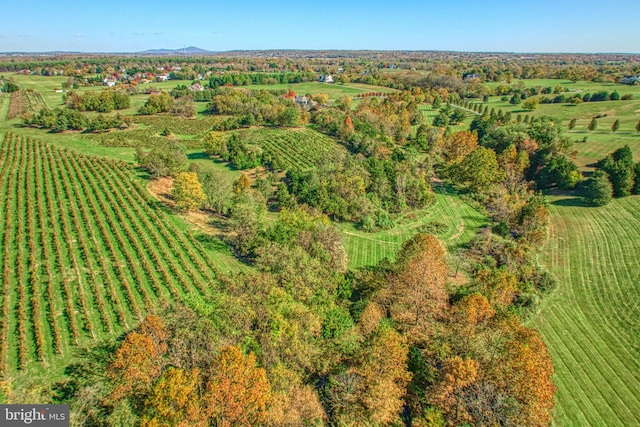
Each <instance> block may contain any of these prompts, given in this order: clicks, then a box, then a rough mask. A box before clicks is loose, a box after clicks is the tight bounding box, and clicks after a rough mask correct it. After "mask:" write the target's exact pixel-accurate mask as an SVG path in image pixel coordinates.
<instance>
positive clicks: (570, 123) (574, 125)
mask: <svg viewBox="0 0 640 427" xmlns="http://www.w3.org/2000/svg"><path fill="white" fill-rule="evenodd" d="M575 127H576V119H575V118H574V119H571V120H569V130H573V128H575Z"/></svg>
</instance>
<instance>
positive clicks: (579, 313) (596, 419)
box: [533, 196, 640, 426]
mask: <svg viewBox="0 0 640 427" xmlns="http://www.w3.org/2000/svg"><path fill="white" fill-rule="evenodd" d="M552 200H553V201H552V204H551V233H550V235H551V239H550V241H549V243H548V244H547V246H546V248H545V250H544V251H543V253H542V254H543V255H542V257H541V261H542V262H543V263H544V264H545V265H547V266H548V267H549V268H550V269H551V271H552V273H553V274H555V275H556V277H557V278H558V280H559V282H560V284H559V286H558V289H557V290H556V292H555V293H554V294H553V295H552V296H551V297H549V300H548V301H547V302H546V303H545V304H544V308H543V309H542V310H541V311H540V313H539V315H538V316H537V317H536V318H535V320H534V321H533V324H534V325H535V326H537V327H538V328H539V329H540V332H541V333H542V335H543V337H544V339H545V341H546V342H547V344H548V346H549V351H550V352H551V355H552V357H553V361H554V366H555V371H556V376H555V382H556V384H557V386H558V393H557V396H556V399H557V404H556V420H555V424H556V425H558V426H584V425H593V426H604V425H606V426H631V425H640V413H639V412H638V410H637V409H638V408H640V311H639V310H638V308H639V307H640V294H639V293H638V284H639V283H640V262H639V258H638V254H640V197H639V196H630V197H625V198H622V199H615V200H614V201H612V202H611V203H609V204H608V205H607V206H606V207H599V208H587V207H584V206H581V205H580V203H579V202H577V201H576V199H575V198H566V197H554V198H553V199H552Z"/></svg>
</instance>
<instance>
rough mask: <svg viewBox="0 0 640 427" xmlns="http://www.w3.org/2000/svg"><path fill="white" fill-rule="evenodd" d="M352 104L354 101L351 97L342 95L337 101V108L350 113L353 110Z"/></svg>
mask: <svg viewBox="0 0 640 427" xmlns="http://www.w3.org/2000/svg"><path fill="white" fill-rule="evenodd" d="M351 103H352V100H351V98H350V97H349V96H347V95H342V96H341V97H340V98H338V100H337V101H336V106H337V107H338V108H339V109H340V110H342V111H350V110H351Z"/></svg>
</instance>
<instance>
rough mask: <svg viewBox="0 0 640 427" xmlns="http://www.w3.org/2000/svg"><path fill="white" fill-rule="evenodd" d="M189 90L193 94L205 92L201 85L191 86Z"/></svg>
mask: <svg viewBox="0 0 640 427" xmlns="http://www.w3.org/2000/svg"><path fill="white" fill-rule="evenodd" d="M189 90H190V91H192V92H202V91H204V86H202V85H201V84H200V83H194V84H192V85H191V86H189Z"/></svg>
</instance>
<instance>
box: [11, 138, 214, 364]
mask: <svg viewBox="0 0 640 427" xmlns="http://www.w3.org/2000/svg"><path fill="white" fill-rule="evenodd" d="M133 176H134V174H133V172H132V170H131V168H130V167H129V166H127V165H126V164H124V163H122V162H118V161H113V160H107V159H104V158H100V157H91V156H85V155H79V154H76V153H74V152H72V151H68V150H66V149H61V148H58V147H55V146H53V145H49V144H46V143H43V142H40V141H37V140H34V139H30V138H23V137H19V136H15V135H13V134H7V135H5V137H4V140H3V142H2V145H1V146H0V182H1V184H0V236H1V237H0V238H1V242H2V251H1V253H0V260H1V264H0V265H1V271H2V273H1V274H2V286H3V291H2V300H1V307H2V313H3V316H2V325H1V329H0V373H1V374H3V375H6V374H8V373H10V372H12V371H14V370H15V369H16V368H27V367H28V366H29V364H30V363H31V362H33V361H35V360H38V361H51V360H52V359H53V358H54V357H55V356H56V355H64V354H67V353H69V352H70V349H71V348H72V347H74V346H76V345H79V344H83V343H87V342H89V341H95V340H99V339H102V338H106V337H112V336H113V335H114V334H118V333H120V332H122V331H124V330H128V329H129V328H131V327H133V326H135V325H136V324H137V323H138V321H139V320H140V319H141V318H142V317H143V316H144V315H145V314H146V313H147V312H148V311H149V310H150V309H152V308H153V307H155V306H157V305H158V303H159V302H160V301H164V300H169V301H176V300H180V299H181V298H182V297H184V296H185V295H206V294H209V293H210V292H211V291H212V289H213V288H212V286H215V285H216V283H218V279H217V273H216V271H215V270H214V269H213V268H212V267H210V266H211V264H212V263H211V260H210V259H209V257H208V255H207V254H206V252H205V250H204V249H203V248H202V246H201V245H200V244H199V243H198V242H197V241H196V240H195V238H194V237H193V236H191V235H190V234H188V233H184V232H181V231H179V230H177V229H175V227H173V226H172V225H170V223H169V222H168V221H167V220H166V218H164V214H163V213H162V212H161V211H160V210H158V209H157V208H155V202H154V201H153V200H152V199H151V197H150V196H149V195H148V193H146V191H145V190H144V189H143V187H142V186H141V185H140V184H138V183H137V182H136V181H134V180H133Z"/></svg>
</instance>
